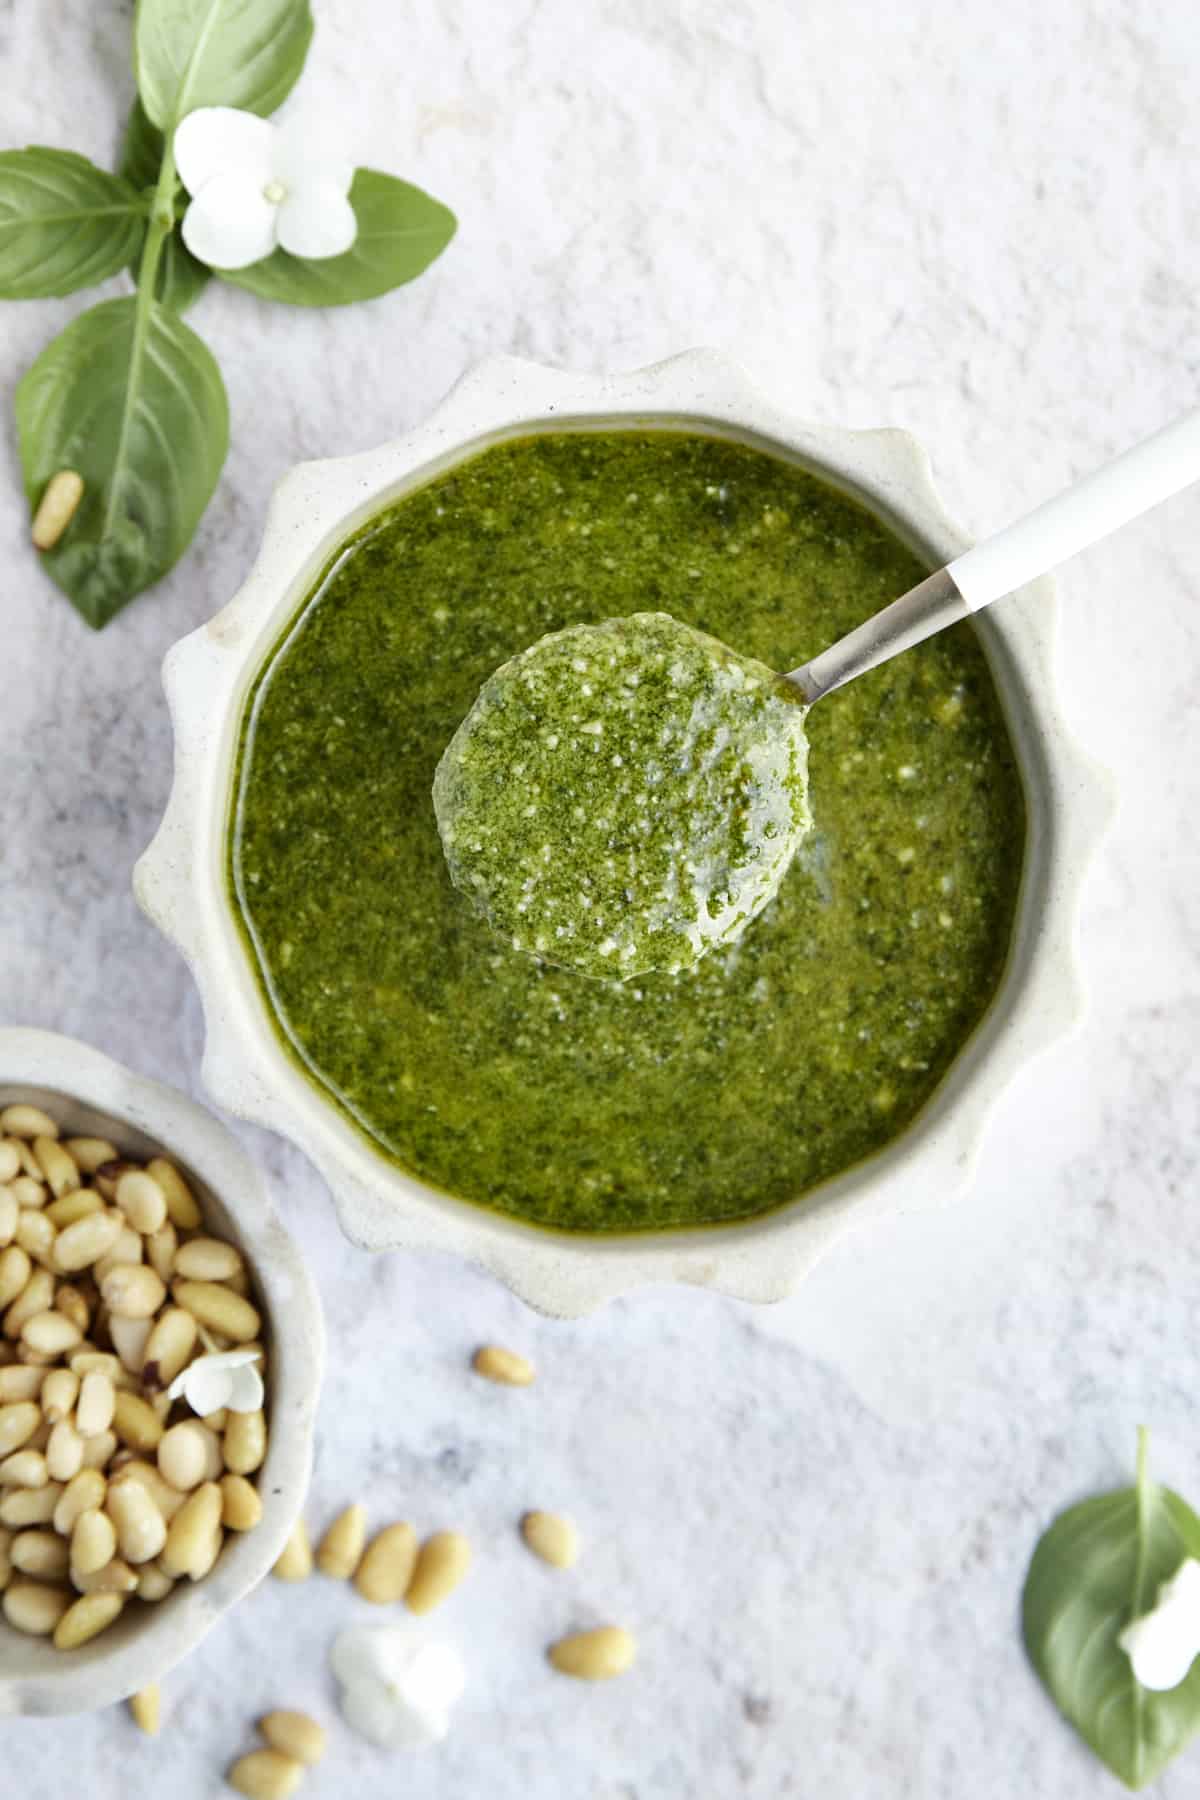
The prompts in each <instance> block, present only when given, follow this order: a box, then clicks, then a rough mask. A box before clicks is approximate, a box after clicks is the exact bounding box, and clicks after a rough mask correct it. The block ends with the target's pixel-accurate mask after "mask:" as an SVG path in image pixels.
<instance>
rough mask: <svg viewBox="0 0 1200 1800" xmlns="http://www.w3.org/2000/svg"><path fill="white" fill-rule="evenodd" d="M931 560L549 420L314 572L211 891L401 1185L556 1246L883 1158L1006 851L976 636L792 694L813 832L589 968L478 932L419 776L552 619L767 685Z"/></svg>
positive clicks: (283, 643)
mask: <svg viewBox="0 0 1200 1800" xmlns="http://www.w3.org/2000/svg"><path fill="white" fill-rule="evenodd" d="M923 573H925V571H924V569H923V568H922V567H921V566H920V564H919V563H918V562H917V561H916V560H915V559H914V558H913V556H912V555H910V553H909V552H908V551H907V550H906V549H905V548H904V547H903V546H902V545H901V544H900V543H899V542H898V541H897V539H896V538H895V537H894V536H893V535H892V534H891V532H890V531H889V530H888V529H887V528H886V527H885V526H883V525H882V524H881V523H879V521H877V520H876V519H875V518H874V517H873V516H872V515H871V514H869V513H868V512H867V511H865V509H864V508H863V507H861V506H860V505H858V504H857V503H855V502H854V501H851V500H849V499H846V498H844V497H843V496H842V495H840V494H838V493H836V492H834V490H833V489H831V488H829V487H827V486H826V485H825V484H824V483H823V482H821V481H819V480H817V479H815V478H814V477H813V476H811V475H809V474H807V473H805V472H804V471H802V470H799V469H796V468H794V467H792V466H791V465H790V464H787V463H784V462H782V461H780V460H777V459H775V458H773V457H769V456H766V455H763V454H761V453H759V452H757V451H753V450H750V449H747V448H745V447H743V446H740V445H736V444H730V443H726V442H724V441H721V440H719V439H714V438H708V437H704V436H700V435H692V434H683V433H666V432H653V433H639V432H632V431H630V432H625V431H620V430H614V431H606V432H596V433H569V432H563V433H556V434H550V435H545V436H534V437H529V438H525V439H522V440H519V441H514V442H510V443H507V444H503V445H500V446H498V447H496V448H494V449H491V450H488V451H486V452H484V453H482V454H481V455H479V456H476V457H474V458H473V459H470V460H467V461H464V462H463V463H461V464H459V465H458V466H457V467H455V468H454V469H452V470H450V471H449V472H448V473H446V474H444V475H442V476H440V477H439V478H438V479H437V480H436V481H433V482H431V483H430V484H429V485H428V486H427V487H424V488H422V489H420V490H418V491H416V492H414V493H412V494H410V495H408V496H406V497H405V498H404V499H402V500H401V501H399V502H398V503H397V504H396V505H394V506H393V507H391V508H390V509H389V510H387V511H386V512H383V513H381V514H380V515H379V517H378V518H376V519H375V520H374V521H373V522H372V523H371V524H369V525H368V526H367V527H366V528H364V529H363V531H362V532H360V533H359V535H358V536H357V537H355V538H354V539H353V540H351V541H350V542H349V543H348V544H347V545H346V546H345V548H344V549H343V550H342V551H341V553H340V554H339V555H338V556H337V557H336V558H335V559H334V560H333V562H332V563H331V564H330V566H329V568H328V569H327V570H326V572H325V574H324V575H323V576H322V578H321V580H320V581H319V582H318V584H317V586H316V588H315V589H314V591H313V593H312V595H311V596H310V597H309V598H308V600H307V601H306V602H305V604H304V605H303V606H302V608H301V609H300V611H299V612H298V614H297V616H296V618H295V619H294V620H293V622H292V624H291V626H290V627H289V628H288V629H287V630H286V631H285V633H284V634H283V636H282V637H281V638H280V640H279V642H278V643H277V644H276V645H275V647H274V648H273V649H272V651H271V652H270V653H269V654H268V656H267V658H266V660H265V662H264V665H263V668H262V670H261V672H260V674H259V676H258V678H257V681H256V684H255V687H254V689H253V691H252V695H251V698H250V700H249V702H248V705H247V711H246V716H245V722H244V728H243V733H242V741H241V748H240V754H239V760H238V766H237V770H236V775H235V792H234V812H233V821H232V829H231V834H230V855H229V879H230V883H231V894H232V898H233V903H234V906H235V909H236V911H237V914H238V917H239V918H240V920H241V922H242V924H243V927H244V933H245V941H246V945H247V952H248V954H249V956H250V958H251V960H252V963H253V966H254V968H255V970H256V972H257V975H258V978H259V980H260V983H261V986H262V990H263V993H264V996H265V999H266V1002H267V1004H268V1006H269V1008H270V1009H271V1012H272V1015H273V1017H274V1020H275V1022H276V1026H277V1029H278V1031H279V1034H280V1036H281V1038H282V1040H283V1041H284V1043H285V1044H286V1045H287V1046H288V1048H289V1049H290V1050H291V1052H292V1053H293V1054H294V1056H295V1057H296V1058H297V1059H298V1061H299V1062H300V1063H301V1065H302V1066H303V1068H304V1069H305V1070H306V1071H307V1073H308V1075H309V1077H310V1078H311V1079H312V1081H313V1082H314V1083H315V1084H316V1085H317V1086H318V1087H319V1088H321V1089H322V1091H323V1092H324V1093H325V1094H326V1095H327V1097H328V1098H329V1099H330V1101H331V1102H332V1103H333V1104H335V1105H337V1106H339V1107H340V1108H342V1109H343V1110H344V1112H345V1113H346V1114H348V1115H349V1116H350V1117H351V1118H352V1119H353V1120H354V1121H356V1122H357V1124H358V1125H359V1127H360V1128H361V1130H362V1131H363V1132H364V1134H366V1135H367V1136H368V1137H369V1139H370V1140H371V1141H372V1143H373V1144H374V1145H375V1146H376V1148H377V1149H378V1150H379V1151H380V1152H381V1153H382V1154H383V1155H385V1156H387V1157H390V1158H391V1159H393V1160H394V1161H395V1162H396V1163H397V1164H398V1165H400V1166H401V1167H403V1168H404V1169H407V1170H409V1171H411V1172H412V1173H413V1174H415V1175H417V1176H419V1177H421V1178H422V1179H423V1180H425V1181H427V1182H429V1183H431V1184H432V1185H433V1186H435V1187H438V1188H441V1189H443V1190H444V1191H447V1192H449V1193H452V1194H457V1195H459V1196H461V1197H463V1198H466V1199H469V1200H472V1201H476V1202H478V1203H480V1204H482V1205H484V1206H489V1207H493V1208H495V1209H497V1210H499V1211H501V1212H504V1213H507V1214H511V1215H513V1216H515V1217H517V1218H520V1219H523V1220H527V1221H534V1222H537V1223H539V1224H542V1225H546V1226H553V1227H558V1228H560V1229H567V1230H574V1231H602V1232H612V1231H634V1230H642V1229H647V1228H651V1227H655V1226H669V1225H682V1224H696V1223H701V1222H715V1221H718V1220H729V1219H737V1218H744V1217H747V1216H749V1215H752V1214H755V1213H761V1212H764V1211H766V1210H768V1209H769V1208H771V1207H774V1206H778V1205H781V1204H782V1203H784V1202H786V1201H789V1200H793V1199H795V1198H796V1196H797V1195H799V1194H802V1193H803V1192H804V1191H805V1190H806V1189H809V1188H811V1187H813V1186H814V1184H816V1183H818V1182H820V1181H822V1180H824V1179H825V1178H826V1177H828V1176H831V1175H833V1174H836V1173H837V1172H838V1171H839V1170H842V1169H844V1168H846V1167H847V1166H848V1165H850V1164H852V1163H855V1162H857V1161H858V1160H859V1159H861V1158H862V1157H864V1156H867V1155H868V1154H869V1153H871V1152H872V1151H875V1150H878V1149H879V1148H880V1147H881V1146H882V1145H883V1144H885V1143H886V1142H887V1141H888V1140H889V1139H890V1138H892V1137H894V1136H895V1135H896V1134H897V1133H898V1132H900V1131H901V1130H903V1128H904V1127H905V1126H906V1125H907V1124H908V1122H909V1121H910V1120H911V1119H912V1118H913V1116H914V1114H915V1113H916V1112H917V1111H918V1109H919V1108H920V1107H921V1106H922V1105H923V1103H924V1102H925V1101H926V1100H927V1099H928V1098H929V1096H930V1094H931V1093H932V1092H933V1090H934V1088H935V1087H936V1085H937V1083H938V1081H939V1080H940V1078H941V1077H942V1075H943V1074H944V1073H945V1071H946V1069H947V1067H948V1065H949V1064H950V1062H951V1061H952V1059H953V1058H954V1056H955V1054H956V1052H957V1051H958V1050H959V1049H960V1048H961V1046H962V1044H963V1041H964V1039H965V1038H966V1037H967V1035H968V1034H969V1032H970V1031H971V1029H972V1027H973V1026H974V1025H975V1024H976V1023H977V1022H978V1020H979V1018H980V1015H981V1014H982V1012H983V1011H984V1009H985V1007H986V1005H987V1003H988V1001H989V999H990V998H991V995H992V994H993V992H994V990H995V987H996V984H997V981H998V979H999V976H1000V972H1001V969H1002V966H1003V963H1004V960H1005V956H1006V952H1007V947H1008V942H1009V936H1010V932H1011V928H1012V922H1013V915H1014V908H1015V903H1016V897H1017V889H1018V884H1019V880H1020V871H1021V862H1022V855H1023V845H1024V808H1023V801H1022V794H1021V787H1020V781H1019V776H1018V773H1017V770H1016V767H1015V764H1014V760H1013V754H1012V749H1011V746H1010V743H1009V740H1008V736H1007V733H1006V730H1005V727H1004V723H1003V719H1002V716H1001V712H1000V707H999V703H998V700H997V697H996V693H995V690H994V688H993V684H992V680H991V676H990V674H989V672H988V668H987V664H986V662H985V660H984V657H983V653H982V651H981V650H980V648H979V645H978V642H977V640H976V638H975V636H974V633H973V631H972V630H971V629H970V628H969V627H967V626H959V627H956V628H955V629H954V630H952V631H948V632H943V633H941V634H940V635H939V636H937V637H935V638H932V639H930V640H929V641H928V642H927V643H925V644H922V645H920V646H919V647H918V648H917V649H915V650H911V651H909V652H908V653H907V654H906V655H904V656H902V657H899V658H897V659H896V660H895V661H894V662H891V663H889V664H887V665H886V666H885V667H884V668H882V669H878V670H875V671H874V672H873V673H872V674H870V675H867V676H864V677H862V679H860V680H858V681H856V682H854V683H853V684H852V685H851V686H850V687H848V688H846V689H845V690H844V691H843V692H840V693H836V694H833V695H831V696H830V698H829V699H828V700H826V701H824V702H823V703H822V705H821V706H820V708H819V709H818V710H817V712H816V714H815V716H814V718H813V720H812V722H811V723H812V730H811V732H810V738H811V745H810V764H809V781H810V799H811V805H812V811H813V816H814V820H815V825H814V829H813V831H812V833H811V834H810V836H809V837H808V838H807V839H806V841H805V843H804V844H803V845H802V846H801V849H800V852H799V854H798V855H797V857H796V858H795V860H794V862H793V864H792V867H791V868H790V870H789V872H788V874H787V876H786V878H785V879H784V881H783V883H782V886H781V888H780V891H779V894H778V896H777V897H776V899H775V900H774V901H773V902H772V903H771V905H770V906H769V907H768V908H767V909H766V911H765V912H763V913H762V915H761V916H760V917H759V918H758V919H756V920H755V921H754V923H753V924H751V925H750V927H749V928H748V929H747V930H746V932H745V933H744V934H743V935H742V937H740V938H739V939H738V941H737V942H736V943H734V944H732V945H730V946H729V947H728V948H720V949H716V950H714V951H713V952H712V953H711V954H710V955H708V956H706V957H704V958H703V960H702V961H700V962H699V963H697V964H696V965H695V967H694V968H691V969H688V970H686V971H684V972H683V973H681V974H678V975H654V976H647V977H645V978H644V979H641V980H633V981H626V982H615V981H614V982H608V981H596V980H592V979H589V978H587V977H585V976H581V975H577V974H574V973H571V972H569V971H567V970H564V969H560V968H555V967H552V966H549V965H546V964H543V963H540V962H537V961H535V960H533V959H532V958H530V957H528V956H525V955H524V954H522V953H520V952H518V951H515V950H513V949H511V948H509V947H508V946H507V945H506V944H504V943H503V942H502V941H500V940H499V939H498V938H497V937H496V935H495V934H494V933H493V932H492V931H491V930H490V929H489V927H488V926H487V925H486V924H485V923H484V922H483V921H482V920H481V919H480V918H479V917H478V915H477V914H476V912H475V911H474V909H473V907H472V906H471V904H470V903H469V902H468V901H467V899H466V898H465V897H464V896H463V895H462V894H461V893H459V892H458V890H457V889H456V888H455V887H454V886H453V884H452V882H451V880H450V875H449V872H448V870H447V867H446V859H445V857H444V855H443V853H442V846H441V842H440V839H439V837H438V832H437V826H436V822H435V818H434V811H433V803H432V798H431V789H432V783H433V777H434V771H435V768H436V766H437V763H438V760H439V758H440V757H441V755H442V753H443V751H444V750H445V748H446V745H447V744H448V743H449V741H450V739H451V737H452V736H453V735H454V732H455V730H456V729H457V727H458V725H459V723H460V721H461V720H462V719H463V718H464V717H465V716H466V714H467V712H468V710H469V709H470V707H471V705H472V703H473V701H474V699H475V696H476V694H477V693H478V692H479V689H480V686H481V684H482V683H483V682H484V681H485V680H486V679H487V677H488V676H489V675H490V674H491V673H492V671H493V670H494V669H496V668H497V667H498V666H499V665H500V664H501V663H503V662H504V661H506V660H507V659H508V658H510V657H512V656H514V655H515V654H516V653H517V652H519V651H520V650H522V649H524V648H525V647H526V646H527V645H529V644H531V643H533V642H534V641H535V640H536V639H538V638H539V637H541V636H543V635H544V634H545V633H546V632H548V631H554V630H561V629H562V628H564V627H566V626H569V625H575V624H581V623H585V622H589V621H591V622H594V621H596V620H599V619H604V618H612V617H618V616H621V615H623V614H629V613H632V612H637V611H645V610H654V611H662V612H668V613H670V614H672V615H673V616H674V617H676V618H678V619H681V620H683V621H685V622H686V623H688V624H691V625H694V626H696V627H697V628H698V629H701V630H703V631H706V632H709V633H711V634H712V635H713V636H714V637H716V638H719V639H720V640H722V641H723V642H725V643H728V644H730V645H731V646H733V648H735V649H736V650H737V651H738V652H739V653H740V654H743V655H747V656H752V657H755V658H757V659H758V660H759V661H761V662H763V663H765V664H766V665H767V667H768V668H772V669H786V668H792V667H794V666H795V665H796V664H797V663H800V662H802V661H804V660H805V659H806V658H808V657H810V656H812V655H814V654H815V653H816V652H817V651H818V650H821V649H823V648H824V647H825V646H826V645H827V644H829V643H831V642H832V641H833V640H834V639H835V638H838V637H840V636H841V635H842V634H843V633H844V632H845V631H847V630H848V629H849V628H850V627H851V626H852V625H855V624H857V623H858V622H859V621H860V620H861V619H864V618H866V617H867V616H868V614H870V613H873V612H875V611H877V610H878V609H879V607H881V606H882V605H883V604H884V603H885V602H886V601H888V600H890V599H892V598H894V597H895V595H897V594H899V593H902V592H903V591H904V590H905V589H906V588H908V587H910V586H912V585H913V583H914V582H915V581H917V580H918V579H919V578H920V577H921V575H922V574H923Z"/></svg>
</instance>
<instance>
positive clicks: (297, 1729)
mask: <svg viewBox="0 0 1200 1800" xmlns="http://www.w3.org/2000/svg"><path fill="white" fill-rule="evenodd" d="M258 1729H259V1731H260V1732H261V1733H262V1735H263V1737H264V1738H265V1739H266V1741H267V1743H268V1744H269V1745H270V1747H271V1749H272V1750H278V1751H279V1753H280V1755H281V1756H291V1757H294V1759H295V1760H296V1762H298V1763H304V1764H305V1765H306V1766H307V1767H308V1768H310V1769H311V1768H313V1767H314V1766H315V1765H316V1764H317V1763H319V1762H320V1760H321V1758H322V1757H323V1756H324V1754H325V1728H324V1726H323V1725H318V1724H317V1721H316V1720H315V1719H313V1718H310V1717H309V1715H308V1714H307V1713H302V1712H290V1711H288V1710H287V1709H286V1708H284V1709H280V1710H278V1711H276V1712H269V1713H267V1715H266V1717H265V1718H262V1719H260V1720H259V1721H258Z"/></svg>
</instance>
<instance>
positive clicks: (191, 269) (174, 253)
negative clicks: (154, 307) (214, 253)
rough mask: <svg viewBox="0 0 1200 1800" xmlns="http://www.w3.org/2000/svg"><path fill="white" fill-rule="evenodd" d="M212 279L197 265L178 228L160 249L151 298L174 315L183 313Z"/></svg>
mask: <svg viewBox="0 0 1200 1800" xmlns="http://www.w3.org/2000/svg"><path fill="white" fill-rule="evenodd" d="M211 280H212V270H211V269H210V268H209V267H208V266H207V265H206V264H205V263H202V262H198V261H197V260H196V258H195V257H194V256H193V255H192V253H191V251H190V250H189V249H188V247H187V245H186V244H185V243H184V241H183V239H182V238H181V237H180V235H179V228H178V226H177V227H176V228H175V230H174V231H173V232H172V233H171V235H170V237H169V238H168V239H167V240H166V242H165V243H164V244H163V247H162V255H161V257H160V258H159V263H158V274H157V275H156V276H155V280H154V298H155V299H156V300H160V301H161V302H162V304H163V305H164V306H169V307H170V309H171V311H172V312H173V313H185V312H186V311H187V309H188V307H189V306H190V305H191V304H192V302H193V300H196V299H198V298H199V296H200V295H201V294H202V293H203V291H204V289H205V288H206V287H207V286H208V284H209V282H210V281H211Z"/></svg>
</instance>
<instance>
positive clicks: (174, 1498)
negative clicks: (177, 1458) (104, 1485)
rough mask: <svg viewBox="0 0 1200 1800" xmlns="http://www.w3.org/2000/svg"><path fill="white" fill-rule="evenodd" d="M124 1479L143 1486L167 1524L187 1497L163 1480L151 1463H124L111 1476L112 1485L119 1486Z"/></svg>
mask: <svg viewBox="0 0 1200 1800" xmlns="http://www.w3.org/2000/svg"><path fill="white" fill-rule="evenodd" d="M126 1481H136V1482H138V1483H139V1484H140V1485H141V1486H142V1487H144V1488H145V1490H146V1492H147V1493H148V1494H149V1496H150V1498H151V1499H152V1500H153V1502H154V1504H155V1506H157V1508H158V1510H159V1512H160V1513H161V1514H162V1516H163V1518H164V1519H165V1520H166V1521H167V1524H168V1525H169V1524H170V1523H171V1520H172V1519H173V1518H174V1517H175V1515H176V1513H177V1512H178V1511H179V1509H180V1507H181V1506H182V1505H183V1503H184V1501H185V1500H186V1499H187V1495H186V1494H185V1493H182V1492H181V1491H180V1490H179V1489H178V1488H174V1487H172V1486H171V1484H170V1482H169V1481H164V1480H163V1478H162V1476H161V1474H160V1473H159V1471H158V1470H157V1469H156V1468H155V1466H154V1464H153V1463H148V1462H142V1461H140V1460H138V1461H134V1462H130V1463H126V1464H125V1466H124V1468H121V1469H118V1470H117V1472H116V1474H115V1475H113V1476H112V1477H111V1485H112V1486H113V1487H119V1486H120V1485H121V1484H122V1483H123V1482H126Z"/></svg>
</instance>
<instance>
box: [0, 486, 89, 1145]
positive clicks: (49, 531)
mask: <svg viewBox="0 0 1200 1800" xmlns="http://www.w3.org/2000/svg"><path fill="white" fill-rule="evenodd" d="M82 499H83V476H82V475H80V474H78V473H77V472H76V471H75V470H74V469H59V470H58V472H57V474H54V475H52V476H51V477H50V479H49V481H48V482H47V483H46V486H45V490H44V492H43V494H42V497H41V499H40V500H39V501H38V509H37V511H36V512H35V513H34V515H33V526H32V529H31V531H30V536H31V537H32V539H33V547H34V549H35V550H53V548H54V546H55V544H57V542H58V540H59V538H60V537H61V536H62V534H63V532H64V531H65V530H66V529H67V526H68V525H69V524H70V523H71V520H72V519H73V518H74V517H75V514H76V513H77V512H78V510H79V502H80V501H81V500H82ZM8 1110H9V1112H17V1111H21V1110H23V1109H22V1108H18V1107H9V1108H8ZM29 1110H30V1111H32V1110H33V1108H30V1109H29Z"/></svg>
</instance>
